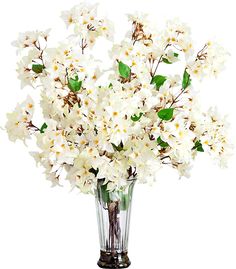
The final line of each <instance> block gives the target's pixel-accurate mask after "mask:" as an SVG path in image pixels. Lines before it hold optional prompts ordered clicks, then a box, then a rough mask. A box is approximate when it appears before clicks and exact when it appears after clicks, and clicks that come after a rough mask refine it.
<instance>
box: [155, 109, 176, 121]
mask: <svg viewBox="0 0 236 269" xmlns="http://www.w3.org/2000/svg"><path fill="white" fill-rule="evenodd" d="M173 114H174V108H164V109H161V110H160V111H158V113H157V116H158V117H159V118H160V119H162V120H171V119H172V118H173Z"/></svg>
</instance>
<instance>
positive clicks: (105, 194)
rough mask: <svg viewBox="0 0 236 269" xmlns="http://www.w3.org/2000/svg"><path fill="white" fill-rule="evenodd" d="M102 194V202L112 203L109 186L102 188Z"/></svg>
mask: <svg viewBox="0 0 236 269" xmlns="http://www.w3.org/2000/svg"><path fill="white" fill-rule="evenodd" d="M101 193H102V200H103V202H104V203H105V204H108V203H110V201H111V199H110V195H109V191H108V190H107V184H105V185H102V186H101Z"/></svg>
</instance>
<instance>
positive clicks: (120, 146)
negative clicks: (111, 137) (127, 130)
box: [111, 141, 124, 152]
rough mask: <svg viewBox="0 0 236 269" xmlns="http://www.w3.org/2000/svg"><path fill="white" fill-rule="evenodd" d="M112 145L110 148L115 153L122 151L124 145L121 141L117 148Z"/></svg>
mask: <svg viewBox="0 0 236 269" xmlns="http://www.w3.org/2000/svg"><path fill="white" fill-rule="evenodd" d="M111 144H112V147H113V149H114V150H115V151H119V152H120V151H122V150H123V149H124V145H123V143H122V141H121V142H120V144H119V145H118V146H116V145H115V144H114V143H111Z"/></svg>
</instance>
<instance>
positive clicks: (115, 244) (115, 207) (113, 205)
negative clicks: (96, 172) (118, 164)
mask: <svg viewBox="0 0 236 269" xmlns="http://www.w3.org/2000/svg"><path fill="white" fill-rule="evenodd" d="M134 184H135V179H132V180H127V183H126V185H125V186H123V187H122V189H121V190H120V191H113V192H109V191H108V190H107V185H106V184H104V180H99V181H98V185H97V189H96V196H95V197H96V209H97V220H98V230H99V239H100V259H99V261H98V266H99V267H101V268H127V267H129V265H130V260H129V257H128V239H129V226H130V213H131V202H132V195H133V188H134Z"/></svg>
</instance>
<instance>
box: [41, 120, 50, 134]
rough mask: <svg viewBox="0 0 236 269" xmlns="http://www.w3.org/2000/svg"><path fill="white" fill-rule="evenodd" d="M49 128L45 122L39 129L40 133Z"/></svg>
mask: <svg viewBox="0 0 236 269" xmlns="http://www.w3.org/2000/svg"><path fill="white" fill-rule="evenodd" d="M47 128H48V126H47V123H46V122H44V124H43V125H42V126H41V127H40V129H39V131H40V133H41V134H44V130H45V129H47Z"/></svg>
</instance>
